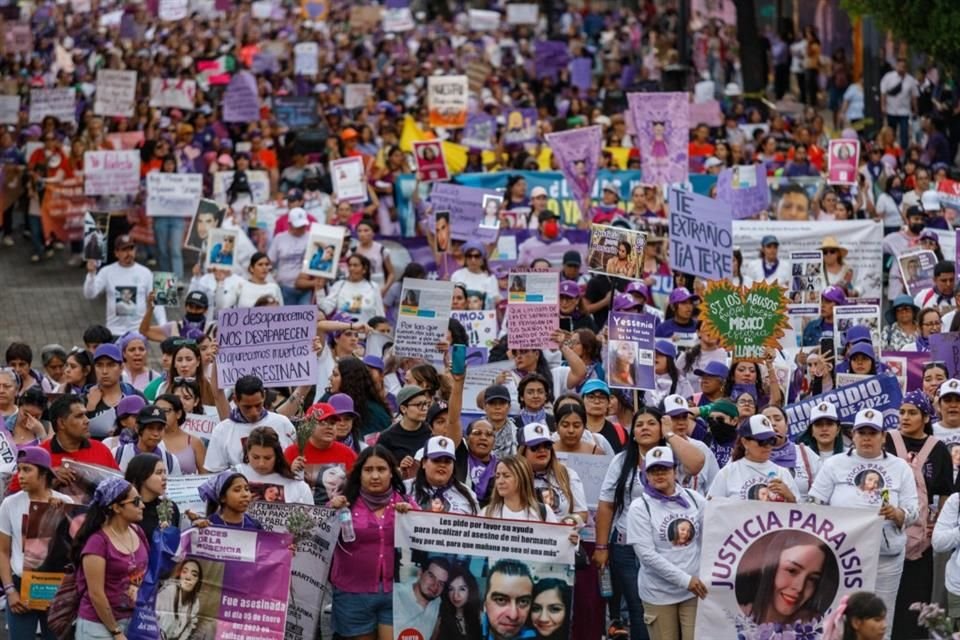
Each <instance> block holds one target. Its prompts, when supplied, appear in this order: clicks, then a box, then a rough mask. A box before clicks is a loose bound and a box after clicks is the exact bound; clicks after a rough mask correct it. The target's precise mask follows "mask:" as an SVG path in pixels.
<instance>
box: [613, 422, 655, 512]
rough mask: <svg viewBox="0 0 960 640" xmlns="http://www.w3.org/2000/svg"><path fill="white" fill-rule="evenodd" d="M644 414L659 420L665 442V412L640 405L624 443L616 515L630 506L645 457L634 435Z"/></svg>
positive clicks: (615, 508) (614, 509)
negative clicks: (638, 421)
mask: <svg viewBox="0 0 960 640" xmlns="http://www.w3.org/2000/svg"><path fill="white" fill-rule="evenodd" d="M644 414H650V415H652V416H654V417H655V418H656V419H657V422H658V423H660V442H659V443H658V444H659V445H663V444H665V442H664V440H663V413H662V412H661V411H660V410H659V409H657V408H655V407H640V409H639V410H637V412H636V413H635V414H634V415H633V422H632V423H630V433H629V435H628V442H627V444H625V445H624V447H623V451H622V452H621V453H622V454H623V466H622V467H621V468H620V476H619V477H618V478H617V484H616V489H615V491H614V493H613V515H614V516H616V515H617V514H619V513H620V512H621V511H623V510H625V509H626V508H628V507H629V506H630V503H629V501H628V500H627V498H628V497H629V496H632V495H633V483H634V482H635V481H636V478H637V467H639V465H640V460H641V459H642V458H643V456H641V455H640V445H639V444H638V443H637V440H636V438H634V437H633V432H634V430H635V429H636V428H637V420H639V419H640V416H642V415H644Z"/></svg>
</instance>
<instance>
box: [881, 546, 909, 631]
mask: <svg viewBox="0 0 960 640" xmlns="http://www.w3.org/2000/svg"><path fill="white" fill-rule="evenodd" d="M905 556H906V554H905V552H904V551H901V552H900V553H899V554H897V555H895V556H880V560H879V562H878V563H877V582H876V585H875V586H874V589H873V592H874V593H875V594H876V595H877V597H879V598H880V599H881V600H883V604H885V605H886V606H887V635H886V636H884V637H885V638H890V636H891V634H892V633H893V621H894V615H895V614H896V611H897V590H898V589H899V587H900V578H901V577H902V576H903V560H904V557H905Z"/></svg>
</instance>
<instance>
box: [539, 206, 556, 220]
mask: <svg viewBox="0 0 960 640" xmlns="http://www.w3.org/2000/svg"><path fill="white" fill-rule="evenodd" d="M556 217H557V214H555V213H554V212H553V211H550V209H544V210H543V211H539V212H537V221H539V222H544V221H546V220H554V219H555V218H556Z"/></svg>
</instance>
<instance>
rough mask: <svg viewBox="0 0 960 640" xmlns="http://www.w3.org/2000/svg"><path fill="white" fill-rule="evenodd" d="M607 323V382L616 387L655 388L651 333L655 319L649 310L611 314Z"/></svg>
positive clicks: (654, 327)
mask: <svg viewBox="0 0 960 640" xmlns="http://www.w3.org/2000/svg"><path fill="white" fill-rule="evenodd" d="M607 326H608V327H609V331H610V336H609V338H610V340H609V344H608V347H607V348H608V352H607V356H608V357H607V384H608V385H609V386H610V387H616V388H620V389H649V390H651V391H652V390H653V389H655V388H656V374H655V373H654V370H653V362H654V355H653V343H654V335H653V334H654V329H656V326H657V319H656V318H655V317H654V316H653V315H651V314H649V313H611V314H610V322H609V323H608V324H607Z"/></svg>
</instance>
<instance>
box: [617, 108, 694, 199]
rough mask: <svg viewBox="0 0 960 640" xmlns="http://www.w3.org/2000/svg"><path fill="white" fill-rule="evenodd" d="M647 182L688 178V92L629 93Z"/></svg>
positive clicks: (679, 181) (680, 180)
mask: <svg viewBox="0 0 960 640" xmlns="http://www.w3.org/2000/svg"><path fill="white" fill-rule="evenodd" d="M627 99H628V100H629V102H630V118H632V120H633V128H634V131H636V140H637V147H638V148H639V149H640V160H641V162H642V165H641V169H642V171H643V181H644V183H646V184H676V183H685V182H686V181H687V170H688V160H687V157H688V150H687V141H688V138H689V131H688V129H689V122H690V115H689V109H690V103H689V102H688V100H687V94H686V93H628V94H627Z"/></svg>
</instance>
